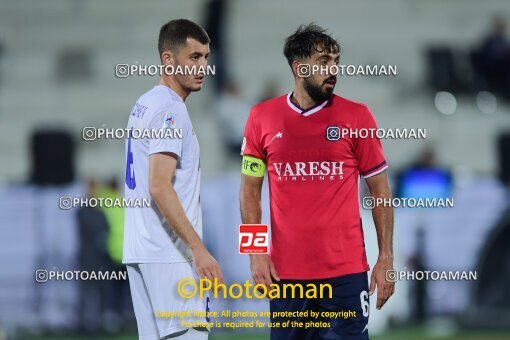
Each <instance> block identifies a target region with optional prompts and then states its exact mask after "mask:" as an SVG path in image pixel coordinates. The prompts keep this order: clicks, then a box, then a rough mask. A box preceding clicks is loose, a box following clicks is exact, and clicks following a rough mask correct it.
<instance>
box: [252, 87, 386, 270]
mask: <svg viewBox="0 0 510 340" xmlns="http://www.w3.org/2000/svg"><path fill="white" fill-rule="evenodd" d="M291 96H292V93H290V94H288V95H285V96H281V97H278V98H274V99H271V100H268V101H265V102H262V103H260V104H258V105H255V106H254V107H253V108H252V110H251V112H250V116H249V118H248V121H247V123H246V129H245V140H244V141H243V151H242V154H243V155H250V156H254V157H257V158H260V159H262V160H263V161H264V163H266V165H267V172H268V178H269V197H270V207H271V249H270V256H271V259H272V260H273V262H274V264H275V266H276V270H277V271H278V274H279V276H280V278H282V279H303V280H306V279H322V278H331V277H336V276H341V275H346V274H352V273H360V272H365V271H368V270H369V266H368V263H367V259H366V254H365V244H364V239H363V230H362V227H361V218H360V210H359V193H358V185H359V177H360V175H361V176H364V177H365V178H367V177H370V176H374V175H376V174H378V173H380V172H382V171H384V170H385V169H386V168H387V165H386V161H385V157H384V153H383V149H382V146H381V142H380V140H379V139H378V138H377V137H375V136H374V137H372V136H371V135H368V137H371V138H360V136H363V137H366V133H365V134H364V135H363V134H359V135H358V136H356V135H353V134H347V135H345V136H342V134H341V131H342V129H350V130H352V131H356V130H358V131H359V130H360V129H375V128H377V125H376V122H375V120H374V117H373V116H372V114H371V112H370V110H369V109H368V107H367V106H366V105H364V104H361V103H356V102H353V101H350V100H347V99H345V98H342V97H340V96H337V95H333V97H332V98H331V99H330V100H329V101H326V102H323V103H322V104H320V105H316V106H314V107H312V108H310V109H308V110H302V109H301V108H299V107H298V106H296V105H295V104H294V103H292V101H291V100H290V98H291ZM344 131H345V130H344Z"/></svg>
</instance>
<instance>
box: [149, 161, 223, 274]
mask: <svg viewBox="0 0 510 340" xmlns="http://www.w3.org/2000/svg"><path fill="white" fill-rule="evenodd" d="M176 168H177V155H175V154H173V153H153V154H151V155H150V158H149V190H150V194H151V196H152V199H153V200H154V201H155V202H156V204H157V206H158V208H159V211H160V212H161V213H162V214H163V216H164V217H165V219H166V221H167V222H168V224H169V225H170V226H171V228H172V229H173V231H175V233H176V234H177V235H179V237H180V238H181V239H182V240H183V241H184V243H186V245H187V246H188V247H189V248H190V250H191V252H192V255H193V261H194V262H195V267H196V270H197V273H198V275H199V276H200V277H201V278H203V277H206V278H208V279H210V280H213V279H214V278H217V279H218V281H219V282H223V274H222V272H221V269H220V266H219V265H218V262H216V260H215V259H214V258H213V257H212V256H211V254H210V253H209V251H208V250H207V249H206V247H205V245H204V243H203V242H202V240H201V239H200V236H198V234H197V233H196V231H195V229H194V228H193V226H192V224H191V222H190V221H189V220H188V217H187V216H186V213H185V211H184V209H183V208H182V205H181V202H180V201H179V197H178V196H177V192H176V191H175V189H174V187H173V185H172V179H173V177H174V174H175V169H176ZM169 174H170V176H169Z"/></svg>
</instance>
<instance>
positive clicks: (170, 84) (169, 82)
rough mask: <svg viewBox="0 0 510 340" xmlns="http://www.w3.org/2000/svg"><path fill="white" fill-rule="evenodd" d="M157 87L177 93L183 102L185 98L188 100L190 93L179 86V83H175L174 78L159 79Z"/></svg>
mask: <svg viewBox="0 0 510 340" xmlns="http://www.w3.org/2000/svg"><path fill="white" fill-rule="evenodd" d="M159 85H163V86H166V87H169V88H170V89H171V90H172V91H174V92H175V93H177V95H178V96H179V97H181V98H182V101H185V100H186V98H188V96H189V93H190V91H189V90H186V89H185V88H183V87H182V85H181V84H179V82H177V81H176V80H175V78H174V77H170V76H169V77H164V76H163V77H161V78H160V80H159Z"/></svg>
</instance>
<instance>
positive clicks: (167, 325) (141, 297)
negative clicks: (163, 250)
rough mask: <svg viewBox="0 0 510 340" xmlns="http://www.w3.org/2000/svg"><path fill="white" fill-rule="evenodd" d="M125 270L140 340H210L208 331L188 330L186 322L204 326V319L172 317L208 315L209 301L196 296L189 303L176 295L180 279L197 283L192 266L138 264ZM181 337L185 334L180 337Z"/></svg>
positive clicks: (188, 264) (196, 276) (128, 266)
mask: <svg viewBox="0 0 510 340" xmlns="http://www.w3.org/2000/svg"><path fill="white" fill-rule="evenodd" d="M126 267H127V273H128V276H129V286H130V288H131V297H132V299H133V308H134V311H135V316H136V323H137V326H138V336H139V339H140V340H159V339H162V338H165V337H168V336H169V335H174V336H178V337H176V339H207V338H208V334H209V333H208V331H206V330H200V331H199V330H195V329H192V328H191V329H189V328H188V327H186V325H185V324H184V322H183V321H188V322H201V323H205V322H206V318H205V317H184V318H181V317H171V315H174V314H173V313H183V312H189V313H191V315H193V314H194V313H195V311H196V312H201V313H203V312H206V311H208V308H209V306H208V305H209V298H208V297H203V298H200V295H199V294H198V292H197V294H196V295H195V297H192V298H189V299H186V298H184V297H181V296H180V295H179V294H178V292H177V286H178V283H179V281H180V280H181V279H184V278H192V279H194V280H195V282H198V274H197V273H196V271H195V269H194V268H193V266H192V265H191V263H189V262H185V263H139V264H126ZM186 289H187V290H188V291H189V290H192V289H191V288H188V287H186ZM183 332H184V333H183ZM180 333H183V334H182V335H181V336H179V334H180Z"/></svg>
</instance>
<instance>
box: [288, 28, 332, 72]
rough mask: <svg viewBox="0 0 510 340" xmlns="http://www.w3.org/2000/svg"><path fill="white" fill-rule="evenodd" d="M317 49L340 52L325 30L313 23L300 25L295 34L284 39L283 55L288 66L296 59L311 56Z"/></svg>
mask: <svg viewBox="0 0 510 340" xmlns="http://www.w3.org/2000/svg"><path fill="white" fill-rule="evenodd" d="M317 48H323V49H326V51H328V52H338V53H340V52H341V49H340V44H339V43H338V42H337V41H336V40H335V39H333V38H332V37H331V36H329V35H328V34H326V30H325V29H324V28H322V27H320V26H318V25H316V24H314V23H311V24H308V25H301V26H299V27H298V29H297V30H296V32H294V33H293V34H292V35H291V36H289V37H288V38H287V39H285V45H284V47H283V54H284V55H285V58H287V62H288V63H289V65H291V64H292V62H293V61H294V60H296V59H302V58H308V57H310V56H312V54H313V53H314V52H316V51H317Z"/></svg>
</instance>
